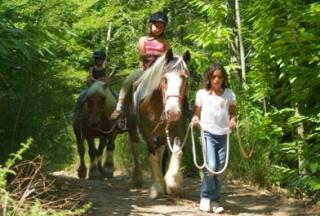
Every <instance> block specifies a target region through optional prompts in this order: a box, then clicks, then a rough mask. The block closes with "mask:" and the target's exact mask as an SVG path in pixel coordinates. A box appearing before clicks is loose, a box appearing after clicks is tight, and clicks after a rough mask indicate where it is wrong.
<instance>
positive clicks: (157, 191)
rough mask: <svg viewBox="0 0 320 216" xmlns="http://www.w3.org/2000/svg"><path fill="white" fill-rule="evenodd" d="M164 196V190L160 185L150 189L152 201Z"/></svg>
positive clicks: (154, 185)
mask: <svg viewBox="0 0 320 216" xmlns="http://www.w3.org/2000/svg"><path fill="white" fill-rule="evenodd" d="M163 194H164V191H163V188H162V187H161V186H160V185H157V184H153V185H152V186H151V187H150V192H149V197H150V199H156V198H158V197H160V196H161V195H163Z"/></svg>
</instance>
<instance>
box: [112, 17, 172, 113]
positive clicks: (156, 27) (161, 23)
mask: <svg viewBox="0 0 320 216" xmlns="http://www.w3.org/2000/svg"><path fill="white" fill-rule="evenodd" d="M167 23H168V17H167V16H166V15H165V14H164V13H163V12H156V13H153V14H151V16H150V17H149V32H148V34H147V35H146V36H143V37H141V38H140V39H139V42H138V51H139V57H140V60H141V68H140V69H138V70H136V71H135V72H133V73H132V74H130V75H129V76H128V77H127V78H126V79H125V81H124V82H123V84H122V87H121V90H120V93H119V99H118V103H117V107H116V110H115V111H114V112H113V113H112V114H111V118H112V119H116V118H118V117H119V115H120V114H121V111H122V107H123V102H124V99H125V97H126V95H127V93H128V91H129V90H130V88H131V87H132V85H133V83H134V82H135V81H136V80H138V79H139V77H140V76H141V75H142V72H143V71H144V70H146V69H148V68H149V67H150V66H151V65H152V64H153V63H154V62H155V60H156V59H157V58H158V57H160V56H161V55H162V54H164V53H165V52H166V51H167V50H168V49H169V47H170V46H169V43H168V42H167V40H166V39H165V34H164V32H165V29H166V26H167Z"/></svg>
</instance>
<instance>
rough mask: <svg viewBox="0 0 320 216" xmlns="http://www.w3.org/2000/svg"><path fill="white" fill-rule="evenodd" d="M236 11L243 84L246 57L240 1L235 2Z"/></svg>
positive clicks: (244, 80)
mask: <svg viewBox="0 0 320 216" xmlns="http://www.w3.org/2000/svg"><path fill="white" fill-rule="evenodd" d="M235 10H236V23H237V30H238V39H239V46H240V47H239V48H240V62H241V78H242V80H243V82H244V83H245V82H246V65H245V55H244V46H243V39H242V30H241V16H240V5H239V0H235Z"/></svg>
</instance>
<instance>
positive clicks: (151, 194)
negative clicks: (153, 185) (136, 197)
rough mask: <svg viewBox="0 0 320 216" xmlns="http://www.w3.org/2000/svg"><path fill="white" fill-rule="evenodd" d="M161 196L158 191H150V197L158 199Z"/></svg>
mask: <svg viewBox="0 0 320 216" xmlns="http://www.w3.org/2000/svg"><path fill="white" fill-rule="evenodd" d="M158 197H159V193H158V191H155V190H154V191H150V193H149V198H150V199H157V198H158Z"/></svg>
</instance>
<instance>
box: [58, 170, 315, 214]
mask: <svg viewBox="0 0 320 216" xmlns="http://www.w3.org/2000/svg"><path fill="white" fill-rule="evenodd" d="M53 175H54V177H55V179H56V183H57V184H59V185H60V188H61V190H75V191H77V192H82V193H83V194H84V198H83V199H84V200H83V203H87V202H91V203H92V206H91V208H90V210H89V211H88V212H87V214H86V215H88V216H109V215H110V216H112V215H115V216H116V215H119V216H120V215H121V216H122V215H123V216H126V215H134V216H147V215H155V216H158V215H163V216H182V215H183V216H194V215H199V216H205V215H214V214H213V213H205V212H201V211H199V210H198V202H199V185H200V179H197V178H187V179H185V181H184V183H183V191H182V192H181V193H180V195H179V196H178V197H170V196H163V197H162V198H159V199H156V200H151V199H149V197H148V189H147V188H148V187H147V185H145V186H144V187H143V188H142V189H134V188H133V187H131V184H130V180H131V179H130V177H128V176H122V175H117V174H115V177H114V178H111V179H104V180H100V181H99V180H80V179H78V178H76V173H67V172H56V173H53ZM222 199H223V200H224V201H223V202H222V203H221V204H222V205H223V206H224V208H225V210H226V212H225V213H224V214H221V215H242V216H245V215H250V216H251V215H279V216H280V215H320V211H316V209H313V210H312V211H309V212H307V211H306V209H305V206H304V202H303V201H300V200H294V199H287V198H285V197H281V196H279V195H274V194H272V193H270V192H269V191H261V190H256V189H254V188H253V187H250V186H248V185H243V184H240V183H238V182H231V181H230V182H228V183H227V184H226V185H225V187H224V188H223V197H222Z"/></svg>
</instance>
